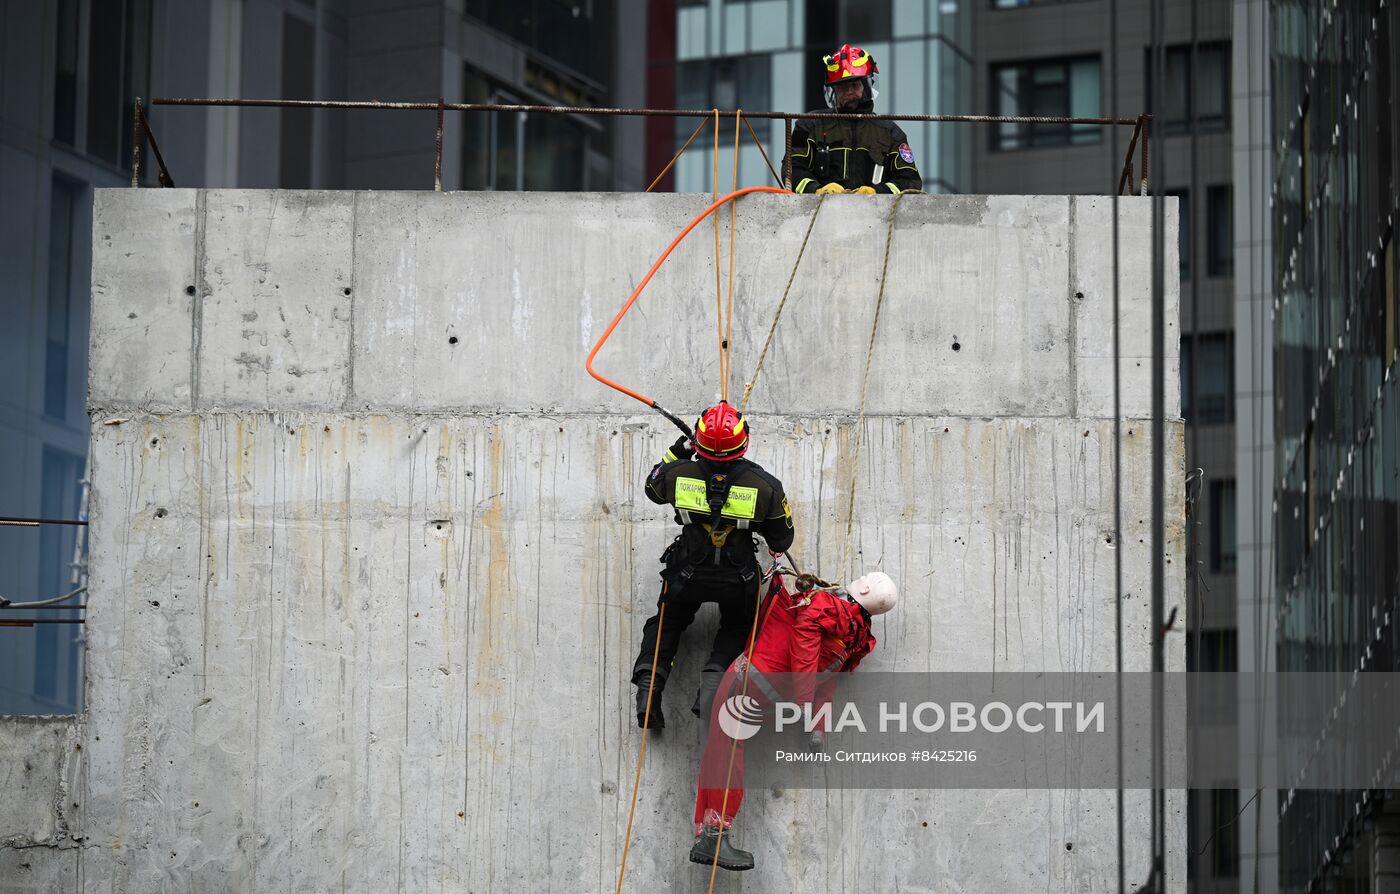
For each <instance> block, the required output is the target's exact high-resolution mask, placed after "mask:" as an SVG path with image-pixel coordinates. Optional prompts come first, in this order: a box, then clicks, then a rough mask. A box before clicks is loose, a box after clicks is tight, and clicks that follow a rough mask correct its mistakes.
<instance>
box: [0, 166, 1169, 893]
mask: <svg viewBox="0 0 1400 894" xmlns="http://www.w3.org/2000/svg"><path fill="white" fill-rule="evenodd" d="M713 203H714V200H713V198H712V197H711V196H697V195H610V194H608V195H604V194H588V195H569V194H551V195H544V194H529V193H524V194H511V193H446V194H433V193H422V192H419V193H396V192H363V193H349V192H340V193H327V192H291V191H237V190H231V191H220V190H214V191H199V190H179V189H166V190H104V191H99V192H98V194H97V199H96V208H95V220H94V261H93V264H94V271H93V323H92V360H91V369H92V373H91V388H90V394H91V397H90V400H91V412H92V417H93V471H92V481H93V484H92V487H93V501H92V511H91V519H92V527H91V568H92V571H91V584H90V587H91V592H90V598H89V600H88V602H89V609H88V623H87V627H86V631H87V637H88V640H89V643H88V668H89V669H88V697H87V704H88V705H89V713H88V715H87V717H86V720H85V722H84V724H83V726H82V728H81V730H80V733H79V734H78V738H79V739H80V741H81V745H82V749H81V752H76V754H78V755H79V757H78V760H79V762H80V764H81V772H78V773H76V774H75V779H76V780H77V781H76V782H75V783H74V787H73V796H72V799H71V802H69V801H68V800H67V799H66V798H65V799H64V801H65V803H78V804H81V808H80V810H78V811H75V812H74V815H73V816H71V817H69V818H68V823H69V825H68V828H69V829H70V830H71V834H73V835H81V836H82V846H81V847H72V848H67V849H53V850H52V851H51V852H50V850H49V849H46V848H29V849H27V850H26V851H25V852H24V853H25V855H26V857H25V859H26V861H28V862H29V863H30V864H32V865H33V866H35V867H41V868H38V869H32V870H25V872H27V873H29V874H28V875H26V876H25V878H26V879H30V880H33V879H35V878H38V876H36V875H35V873H38V872H40V871H43V872H47V873H48V874H47V875H45V876H44V878H45V879H47V882H46V884H48V887H50V888H51V889H54V890H82V889H84V888H85V887H94V885H93V882H94V881H95V880H99V879H100V880H101V882H100V885H101V887H102V888H103V890H112V891H149V890H158V889H162V888H166V887H170V888H181V889H185V888H188V889H193V890H220V891H260V890H267V889H269V888H274V887H289V888H292V889H297V890H326V889H330V888H334V887H342V888H344V889H346V890H374V891H385V890H389V891H417V890H423V889H429V888H431V889H434V890H440V889H448V890H470V891H482V892H485V891H575V890H588V891H616V890H618V889H619V887H620V889H621V890H623V891H648V892H650V891H668V890H676V891H706V890H707V889H709V888H710V887H711V886H712V885H713V888H714V890H716V891H738V890H751V891H791V890H869V891H894V890H906V891H907V890H934V891H959V890H961V891H968V892H983V891H1027V890H1037V891H1039V890H1051V891H1056V890H1075V891H1077V890H1081V889H1091V890H1100V889H1107V888H1115V887H1116V879H1117V877H1118V868H1119V867H1118V857H1117V853H1118V851H1117V846H1118V840H1119V839H1118V835H1117V823H1116V792H1115V791H1114V790H1113V789H1112V788H1111V787H1110V788H1107V789H1103V788H1091V787H1074V786H1068V787H1061V788H1052V789H1048V790H1047V789H1044V788H1041V789H1033V788H1028V787H1026V786H1025V785H1022V784H1021V782H1020V781H1019V780H1018V779H1017V778H1015V777H1008V778H1007V779H1006V782H1005V785H1004V787H999V788H986V787H983V788H978V789H962V788H956V787H896V788H885V789H878V790H877V789H871V788H859V787H851V788H841V787H822V786H816V785H813V786H806V787H803V786H777V785H772V784H768V783H767V782H765V781H764V778H765V777H764V776H763V774H762V773H759V772H757V771H758V769H759V765H760V764H761V763H762V762H763V760H762V759H763V758H764V757H765V755H763V754H761V753H760V752H759V751H757V750H756V749H757V746H756V745H755V744H754V743H755V742H758V741H762V740H761V739H755V740H752V741H750V742H749V743H748V748H747V749H743V748H741V747H739V740H738V739H737V737H735V736H733V735H731V734H730V733H731V732H732V731H733V729H734V727H733V726H732V725H730V727H729V729H728V730H726V729H725V724H722V723H719V722H718V721H717V722H715V723H713V724H709V725H710V726H711V727H719V732H718V733H715V732H714V731H713V730H709V731H707V730H706V729H705V727H706V725H707V723H706V721H708V720H711V719H715V718H716V715H715V713H714V710H715V708H716V706H717V705H720V704H722V703H724V702H725V701H726V700H727V699H729V698H731V697H739V698H740V699H741V700H742V699H749V700H750V702H748V703H749V704H753V705H755V706H756V708H757V710H759V711H763V710H766V709H767V707H768V703H769V702H770V701H771V699H770V697H769V694H768V693H767V692H766V691H765V688H764V687H765V686H767V685H769V684H773V685H777V682H776V681H777V680H778V679H779V678H781V677H784V676H791V675H790V674H788V673H787V672H789V671H793V670H798V671H806V670H811V669H813V668H815V669H816V670H817V671H818V672H819V673H821V672H826V673H828V674H831V673H834V674H835V676H834V677H833V676H827V677H820V678H808V679H810V680H811V681H812V687H813V688H812V689H811V690H810V693H808V694H805V695H804V696H803V697H804V698H809V699H811V700H814V701H817V702H820V701H822V700H824V699H828V698H830V699H835V700H837V701H839V700H840V698H841V692H842V691H843V687H845V686H847V685H850V684H852V683H855V682H858V681H859V680H861V679H862V678H865V679H869V678H870V676H871V675H874V674H880V673H884V672H921V673H922V672H929V671H933V672H939V671H959V672H961V671H986V672H995V673H996V674H998V675H999V678H1000V675H1002V674H1003V673H1010V672H1020V671H1030V672H1038V671H1056V672H1058V671H1105V672H1111V671H1113V670H1114V667H1115V646H1116V642H1115V636H1114V613H1115V610H1116V608H1117V606H1118V605H1119V604H1121V606H1122V609H1123V619H1124V626H1123V630H1124V636H1123V640H1122V646H1123V656H1124V666H1125V667H1126V668H1127V669H1129V670H1147V669H1148V668H1149V660H1150V642H1151V639H1150V634H1151V630H1150V623H1149V614H1148V599H1147V594H1148V592H1149V579H1150V574H1149V562H1148V551H1149V548H1148V546H1147V545H1146V544H1147V543H1149V542H1150V535H1149V533H1148V524H1149V519H1150V497H1151V488H1150V474H1149V468H1150V467H1149V460H1150V456H1151V442H1150V425H1148V421H1149V419H1150V415H1151V414H1150V409H1151V402H1150V393H1151V392H1150V379H1149V370H1150V367H1151V364H1150V357H1151V346H1150V343H1149V332H1150V327H1149V326H1148V325H1147V321H1148V320H1149V312H1150V308H1151V300H1150V288H1149V277H1147V276H1146V275H1144V274H1143V273H1142V272H1141V271H1143V270H1145V269H1147V260H1148V259H1149V258H1150V241H1149V238H1150V230H1149V220H1150V214H1149V211H1150V206H1149V200H1148V199H1145V198H1124V199H1120V200H1119V201H1118V202H1117V208H1118V211H1119V213H1120V221H1121V227H1120V234H1121V249H1122V250H1121V254H1120V258H1121V276H1120V283H1119V284H1120V301H1121V311H1122V313H1121V320H1122V327H1121V334H1122V345H1121V359H1120V361H1119V370H1120V371H1121V374H1122V390H1121V394H1120V398H1121V411H1120V414H1119V418H1120V420H1121V426H1122V431H1123V434H1122V437H1121V442H1120V443H1121V445H1122V464H1123V465H1122V518H1123V523H1122V532H1123V537H1122V542H1121V543H1114V542H1111V541H1112V539H1113V538H1112V536H1111V535H1112V532H1113V530H1114V524H1113V509H1114V499H1113V497H1114V485H1113V482H1114V474H1113V473H1114V468H1113V458H1114V450H1113V445H1114V429H1115V419H1114V389H1113V379H1114V376H1113V363H1114V353H1113V349H1112V338H1113V312H1112V305H1113V283H1112V279H1111V277H1112V273H1113V270H1114V258H1113V240H1112V217H1111V214H1112V210H1113V207H1114V202H1113V201H1112V200H1111V199H1110V198H1107V197H1103V198H1098V197H1063V196H1060V197H1056V196H1037V197H1016V196H934V195H919V194H915V195H903V196H880V195H874V196H847V195H840V194H837V195H824V196H796V195H793V194H791V193H783V194H770V193H758V192H750V193H747V194H745V195H742V196H740V197H739V198H737V199H736V200H734V201H733V202H730V203H720V204H719V205H718V206H716V207H715V212H714V213H711V214H710V215H708V216H703V212H704V211H705V210H706V209H707V208H708V207H711V206H712V204H713ZM731 213H732V214H733V217H732V218H731V216H730V215H731ZM697 218H699V220H700V223H698V224H696V228H695V229H694V230H692V231H691V235H690V236H689V237H688V238H685V239H681V240H679V241H675V238H676V235H677V234H678V233H680V232H681V231H683V230H685V229H686V228H687V227H689V226H690V225H691V224H692V222H695V221H696V220H697ZM716 219H717V220H718V227H719V232H718V238H716V235H715V233H714V228H715V226H716V224H715V220H716ZM731 220H732V227H733V230H732V244H733V249H732V250H731V249H730V248H729V246H730V244H731V230H730V227H731ZM483 221H489V222H490V226H485V227H484V226H482V222H483ZM716 243H718V249H716ZM1165 244H1166V245H1167V246H1168V256H1167V258H1166V267H1167V269H1172V266H1173V264H1174V263H1175V258H1174V247H1175V245H1176V237H1175V216H1174V207H1171V206H1169V208H1168V232H1167V233H1166V234H1165ZM668 246H673V247H672V248H671V249H670V251H669V256H668V257H667V258H666V260H665V262H664V263H660V262H659V260H658V259H659V258H660V257H661V256H662V254H663V253H665V252H667V250H668ZM731 271H732V273H731ZM717 279H718V282H719V287H718V289H717V288H716V285H715V283H716V281H717ZM1168 286H1169V291H1168V294H1167V306H1166V318H1167V320H1168V321H1169V329H1168V343H1169V344H1172V345H1175V344H1176V338H1175V327H1174V325H1172V324H1171V323H1170V321H1172V320H1174V319H1175V318H1176V292H1175V288H1176V282H1175V278H1174V277H1168ZM731 289H732V298H731ZM189 290H193V291H189ZM716 292H718V294H719V296H720V300H719V302H718V304H719V307H718V308H717V307H716V298H715V295H716ZM622 305H626V306H628V307H629V308H630V309H628V310H627V312H626V314H625V316H622V317H620V319H619V318H618V314H617V311H618V308H619V306H622ZM731 308H732V310H731ZM600 344H601V347H599V346H600ZM586 364H591V367H592V369H593V371H594V372H595V373H596V374H597V375H598V376H600V377H604V378H607V379H608V380H609V381H610V382H612V383H613V384H616V385H618V386H620V387H621V388H623V389H628V393H630V394H631V397H628V396H624V395H623V394H619V393H618V392H617V391H614V390H610V389H609V388H605V387H602V386H601V385H600V384H598V383H596V382H594V381H592V380H590V379H588V378H587V377H586V376H584V374H583V370H584V367H585V365H586ZM1176 376H1177V369H1176V359H1175V354H1174V352H1173V353H1171V354H1169V355H1168V364H1167V372H1166V382H1167V383H1168V391H1167V416H1168V420H1169V421H1168V424H1167V429H1166V430H1167V442H1166V444H1165V447H1166V451H1167V468H1168V470H1169V473H1168V475H1167V477H1166V499H1165V505H1166V506H1167V507H1168V515H1167V539H1166V551H1167V559H1168V560H1169V561H1170V564H1169V565H1168V566H1167V568H1168V578H1167V604H1168V606H1169V607H1170V606H1179V605H1180V603H1181V599H1182V591H1183V580H1182V579H1181V578H1180V573H1181V571H1182V569H1183V564H1184V563H1183V556H1184V538H1183V532H1182V527H1181V525H1182V519H1181V518H1180V517H1179V514H1178V513H1176V511H1175V510H1174V509H1173V507H1181V506H1182V505H1183V500H1182V489H1183V488H1182V484H1181V476H1180V475H1179V474H1176V475H1174V474H1171V472H1170V470H1172V469H1178V470H1179V469H1180V467H1181V464H1182V443H1181V426H1180V422H1179V413H1178V411H1177V407H1178V400H1177V397H1176V386H1175V382H1176ZM632 397H640V398H642V399H643V400H644V401H646V402H647V403H648V404H655V405H656V409H661V408H662V407H663V405H664V407H665V408H667V409H666V412H668V413H670V414H671V415H672V416H673V417H674V418H675V420H676V421H678V422H680V423H681V425H682V426H684V427H686V428H689V429H690V434H689V435H688V436H686V437H683V438H681V439H680V440H679V441H678V440H677V438H678V435H680V434H681V432H680V431H679V430H678V429H677V427H676V425H674V424H673V422H672V421H668V419H666V418H663V417H662V416H661V415H659V414H658V413H657V412H655V410H654V409H653V408H651V407H648V406H643V405H642V404H639V403H637V402H636V401H634V400H632ZM741 413H742V416H740V414H741ZM702 420H703V421H704V430H696V429H697V422H699V421H702ZM740 421H742V423H743V425H742V426H740V424H739V423H740ZM689 449H694V450H695V451H696V454H695V455H694V456H686V455H685V454H686V453H687V451H688V450H689ZM668 451H670V452H669V454H668ZM658 463H660V468H659V470H658V471H657V472H656V473H655V477H653V471H652V470H653V467H654V466H656V465H657V464H658ZM716 475H721V476H723V480H721V481H716V480H715V477H714V476H716ZM678 534H679V535H680V537H681V540H680V545H679V546H673V541H675V539H676V536H677V535H678ZM789 539H790V541H791V542H790V543H789V542H788V541H789ZM755 547H757V549H755ZM668 551H669V552H668ZM771 553H778V554H780V555H778V556H774V555H772V554H771ZM663 555H666V556H667V560H666V561H665V562H663V561H661V557H662V556H663ZM1115 555H1117V556H1121V557H1122V560H1123V569H1124V579H1123V590H1122V592H1123V594H1124V596H1123V598H1122V600H1121V601H1120V600H1117V599H1116V598H1115V583H1114V577H1113V570H1114V564H1115V563H1114V558H1115ZM717 556H718V561H716V557H717ZM774 568H776V569H778V570H777V572H776V574H774V573H773V569H774ZM804 575H805V576H804ZM673 588H674V589H673ZM765 600H766V601H765ZM896 600H897V601H896ZM892 605H893V606H894V607H893V610H887V609H889V607H890V606H892ZM726 610H728V611H729V616H728V617H726ZM692 616H693V620H691V617H692ZM653 620H654V622H655V624H654V626H653V624H652V621H653ZM677 634H679V638H677V637H676V635H677ZM1167 643H1168V668H1169V669H1181V666H1182V662H1183V657H1184V653H1183V646H1182V642H1181V638H1180V634H1179V633H1177V632H1172V633H1170V634H1169V636H1168V640H1167ZM672 655H673V656H674V657H673V659H671V660H668V659H669V656H672ZM857 665H858V668H857ZM851 670H854V673H851V674H847V673H842V671H851ZM798 676H801V674H799V675H798ZM838 678H839V685H834V686H833V685H832V684H833V681H836V680H838ZM745 686H747V689H745ZM736 687H737V692H736ZM714 692H719V693H723V694H725V696H726V698H725V699H711V696H710V693H714ZM697 696H698V698H697ZM707 700H709V701H710V705H709V708H710V710H708V711H707V710H705V708H706V705H705V702H706V701H707ZM692 709H695V711H698V713H699V716H697V715H696V713H695V712H693V711H692ZM639 714H640V715H641V716H640V720H641V726H639V722H638V721H639V717H638V715H639ZM663 720H664V724H665V726H664V730H663V729H661V728H660V727H661V724H662V723H663ZM642 727H646V728H642ZM781 735H784V736H786V735H788V734H787V733H783V734H781ZM809 738H810V737H809V735H808V734H807V733H805V732H800V733H796V734H795V735H794V736H793V737H790V739H791V741H790V744H791V747H792V748H793V749H795V750H798V751H804V752H806V751H808V750H809V749H812V748H820V747H823V746H821V745H820V743H817V744H815V745H814V744H811V743H810V742H809ZM707 753H708V757H707ZM769 757H771V755H769ZM1169 759H1170V760H1173V761H1174V760H1177V759H1178V757H1177V756H1175V755H1173V756H1170V757H1169ZM1180 760H1182V761H1184V757H1181V758H1180ZM716 762H719V763H722V764H723V765H724V766H723V768H722V769H723V770H724V771H725V772H723V773H722V774H720V775H718V776H715V775H712V774H708V773H706V772H705V768H706V765H707V764H711V765H713V764H715V763H716ZM1184 805H1185V796H1184V793H1181V792H1169V793H1168V806H1169V810H1168V816H1169V819H1170V824H1169V825H1170V827H1169V829H1168V832H1167V835H1168V854H1169V855H1170V856H1169V859H1168V862H1167V866H1166V869H1167V878H1168V883H1169V885H1168V887H1169V890H1178V891H1179V890H1184V884H1185V882H1184V878H1185V856H1184V850H1183V848H1184V843H1183V842H1184V829H1185V825H1184V818H1183V813H1182V811H1183V810H1184ZM1124 816H1125V835H1124V838H1123V841H1124V843H1125V860H1126V864H1125V874H1126V876H1127V877H1128V878H1129V879H1143V878H1146V876H1147V870H1148V865H1147V864H1148V859H1149V851H1148V849H1149V842H1148V829H1149V822H1150V817H1149V792H1148V791H1145V790H1141V789H1134V790H1129V791H1128V792H1126V794H1125V800H1124ZM4 831H6V830H3V829H0V832H4ZM721 831H722V835H721ZM750 855H751V856H750ZM692 860H695V861H696V862H691V861H692ZM750 860H752V863H753V868H752V869H750V870H748V871H745V872H730V871H726V870H730V869H742V868H743V867H745V866H747V865H749V862H750ZM43 867H47V868H43ZM18 871H19V870H18V869H16V868H15V867H11V866H5V867H0V873H4V875H3V876H0V880H3V881H4V882H5V883H9V881H10V880H11V878H12V876H11V874H12V873H14V872H18ZM84 880H86V881H84Z"/></svg>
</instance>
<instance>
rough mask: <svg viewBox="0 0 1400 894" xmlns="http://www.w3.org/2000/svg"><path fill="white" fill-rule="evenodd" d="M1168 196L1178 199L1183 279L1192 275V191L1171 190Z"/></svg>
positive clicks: (1179, 243)
mask: <svg viewBox="0 0 1400 894" xmlns="http://www.w3.org/2000/svg"><path fill="white" fill-rule="evenodd" d="M1167 195H1169V196H1176V198H1177V221H1178V229H1177V232H1176V251H1177V255H1178V257H1179V258H1180V261H1181V278H1182V279H1185V278H1186V277H1188V276H1190V275H1191V191H1190V190H1189V189H1169V190H1167Z"/></svg>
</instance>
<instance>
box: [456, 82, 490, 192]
mask: <svg viewBox="0 0 1400 894" xmlns="http://www.w3.org/2000/svg"><path fill="white" fill-rule="evenodd" d="M462 101H463V102H469V103H487V102H490V101H491V84H490V83H489V82H488V81H487V79H486V77H485V76H484V75H482V74H481V73H480V72H477V71H475V70H473V69H471V68H468V69H467V70H466V72H465V74H464V75H463V89H462ZM495 117H497V116H496V113H494V112H467V113H466V114H465V115H464V116H463V119H462V120H463V126H462V188H463V189H487V188H488V187H489V186H490V183H491V122H492V119H494V118H495Z"/></svg>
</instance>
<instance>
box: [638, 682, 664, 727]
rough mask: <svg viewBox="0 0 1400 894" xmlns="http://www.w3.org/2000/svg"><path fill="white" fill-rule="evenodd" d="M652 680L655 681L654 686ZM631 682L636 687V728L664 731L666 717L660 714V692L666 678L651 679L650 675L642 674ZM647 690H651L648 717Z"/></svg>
mask: <svg viewBox="0 0 1400 894" xmlns="http://www.w3.org/2000/svg"><path fill="white" fill-rule="evenodd" d="M653 680H654V681H655V682H654V686H653ZM633 682H634V683H635V684H636V686H637V728H638V729H654V730H663V729H665V728H666V717H665V715H664V714H662V713H661V690H662V689H664V688H665V686H666V678H665V677H663V676H661V675H660V674H657V675H656V676H655V677H652V676H651V674H649V673H647V672H642V673H641V674H639V675H638V677H637V679H635V680H633ZM648 689H651V716H650V717H648V716H647V691H648ZM648 721H650V722H648Z"/></svg>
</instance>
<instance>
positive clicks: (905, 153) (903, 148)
mask: <svg viewBox="0 0 1400 894" xmlns="http://www.w3.org/2000/svg"><path fill="white" fill-rule="evenodd" d="M899 157H900V158H902V159H904V163H905V164H907V165H912V164H913V163H914V150H913V149H910V148H909V144H908V143H900V144H899Z"/></svg>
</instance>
